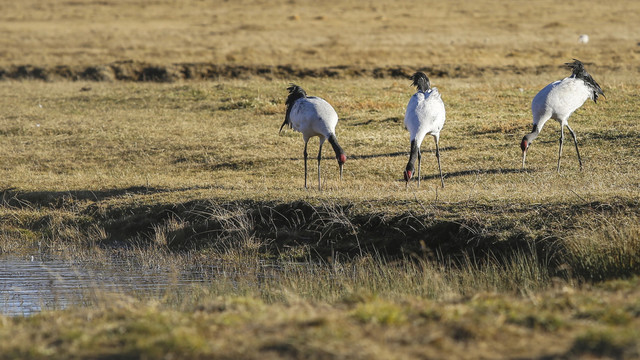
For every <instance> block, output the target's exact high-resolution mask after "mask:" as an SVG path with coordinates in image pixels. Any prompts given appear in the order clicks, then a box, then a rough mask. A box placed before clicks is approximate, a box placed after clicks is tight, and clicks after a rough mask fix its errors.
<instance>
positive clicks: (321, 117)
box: [280, 84, 347, 190]
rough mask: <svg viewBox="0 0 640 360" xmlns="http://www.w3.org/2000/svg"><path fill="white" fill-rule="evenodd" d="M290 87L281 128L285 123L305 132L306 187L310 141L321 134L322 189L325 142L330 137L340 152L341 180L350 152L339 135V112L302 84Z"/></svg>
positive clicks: (303, 133) (335, 148)
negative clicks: (337, 126)
mask: <svg viewBox="0 0 640 360" xmlns="http://www.w3.org/2000/svg"><path fill="white" fill-rule="evenodd" d="M287 90H288V91H289V96H288V97H287V101H286V102H285V103H286V107H287V110H286V113H285V118H284V122H283V123H282V125H281V126H280V131H282V128H283V127H284V126H285V125H289V126H290V127H291V128H293V129H294V130H296V131H298V132H300V133H302V138H303V139H304V152H303V155H304V187H305V189H306V188H307V155H308V154H307V145H308V143H309V139H310V138H312V137H314V136H318V137H319V138H320V147H319V149H318V190H322V183H321V177H320V160H321V158H322V145H323V144H324V142H325V141H326V140H328V141H329V144H331V146H332V147H333V151H334V152H335V153H336V160H338V166H339V167H340V180H342V167H343V165H344V163H345V162H346V161H347V156H346V155H345V153H344V151H343V150H342V148H341V147H340V144H338V139H337V138H336V124H337V123H338V114H337V113H336V111H335V110H334V109H333V107H332V106H331V105H330V104H329V103H328V102H326V101H325V100H324V99H321V98H319V97H315V96H307V93H306V92H305V91H304V90H303V89H302V88H301V87H300V86H298V85H295V84H291V86H289V87H288V88H287Z"/></svg>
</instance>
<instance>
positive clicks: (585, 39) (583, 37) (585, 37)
mask: <svg viewBox="0 0 640 360" xmlns="http://www.w3.org/2000/svg"><path fill="white" fill-rule="evenodd" d="M588 42H589V35H587V34H582V35H580V36H579V37H578V44H586V43H588Z"/></svg>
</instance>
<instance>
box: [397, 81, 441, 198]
mask: <svg viewBox="0 0 640 360" xmlns="http://www.w3.org/2000/svg"><path fill="white" fill-rule="evenodd" d="M411 80H413V83H412V85H413V86H416V87H417V89H418V91H417V92H416V93H415V94H413V96H412V97H411V99H409V104H407V111H406V112H405V115H404V126H405V128H406V129H407V130H409V134H410V140H411V153H410V155H409V162H408V163H407V167H406V169H405V172H404V180H405V181H406V182H407V183H406V184H407V186H409V180H411V177H412V176H413V174H414V172H415V162H416V158H417V159H418V186H420V164H421V163H422V154H421V151H420V145H421V144H422V140H423V139H424V137H425V136H426V135H427V134H430V135H431V136H433V139H434V140H435V142H436V158H437V159H438V170H439V171H440V183H441V184H442V187H443V188H444V178H443V177H442V168H441V167H440V148H439V141H440V131H441V130H442V127H443V126H444V120H445V110H444V103H443V102H442V97H441V96H440V92H439V91H438V88H435V87H434V88H432V87H431V82H430V81H429V78H428V77H427V75H425V74H424V73H423V72H416V73H415V74H413V76H411Z"/></svg>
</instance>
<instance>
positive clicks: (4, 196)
mask: <svg viewBox="0 0 640 360" xmlns="http://www.w3.org/2000/svg"><path fill="white" fill-rule="evenodd" d="M207 188H209V187H204V186H193V187H187V188H179V189H163V188H155V187H147V186H132V187H128V188H124V189H106V190H76V191H32V192H22V191H17V190H16V189H15V188H9V189H3V190H0V204H1V205H2V206H10V207H18V208H22V207H28V206H34V205H39V206H47V207H52V208H59V207H62V206H64V204H65V203H67V202H68V201H69V200H73V201H82V200H91V201H102V200H106V199H111V198H115V197H122V196H127V195H152V194H160V193H170V192H182V191H189V190H198V189H207Z"/></svg>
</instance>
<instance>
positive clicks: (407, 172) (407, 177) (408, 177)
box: [404, 170, 413, 182]
mask: <svg viewBox="0 0 640 360" xmlns="http://www.w3.org/2000/svg"><path fill="white" fill-rule="evenodd" d="M412 176H413V171H411V170H405V171H404V181H406V182H409V180H411V177H412Z"/></svg>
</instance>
